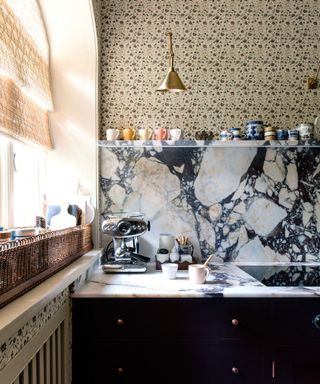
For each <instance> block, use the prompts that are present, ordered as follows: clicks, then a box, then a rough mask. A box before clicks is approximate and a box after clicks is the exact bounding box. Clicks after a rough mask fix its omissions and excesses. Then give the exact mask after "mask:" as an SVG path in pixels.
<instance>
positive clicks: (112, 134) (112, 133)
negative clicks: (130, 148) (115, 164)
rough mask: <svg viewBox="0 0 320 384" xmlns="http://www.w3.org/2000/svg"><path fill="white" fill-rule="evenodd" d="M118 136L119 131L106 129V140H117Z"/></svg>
mask: <svg viewBox="0 0 320 384" xmlns="http://www.w3.org/2000/svg"><path fill="white" fill-rule="evenodd" d="M119 136H120V131H119V129H115V128H108V129H107V140H111V141H113V140H118V138H119Z"/></svg>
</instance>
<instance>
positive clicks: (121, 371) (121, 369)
mask: <svg viewBox="0 0 320 384" xmlns="http://www.w3.org/2000/svg"><path fill="white" fill-rule="evenodd" d="M117 374H118V375H123V374H124V369H123V368H121V367H119V368H118V369H117Z"/></svg>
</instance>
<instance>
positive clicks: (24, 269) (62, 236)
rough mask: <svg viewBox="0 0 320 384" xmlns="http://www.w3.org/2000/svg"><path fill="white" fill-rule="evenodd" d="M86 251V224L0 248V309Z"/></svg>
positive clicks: (88, 237)
mask: <svg viewBox="0 0 320 384" xmlns="http://www.w3.org/2000/svg"><path fill="white" fill-rule="evenodd" d="M90 249H92V234H91V225H90V224H86V225H79V226H77V227H73V228H67V229H62V230H58V231H50V232H47V233H44V234H40V235H36V236H31V237H28V238H25V239H21V240H14V241H9V242H7V243H4V244H0V308H2V307H3V306H5V305H6V304H8V303H9V302H10V301H12V300H14V299H15V298H17V297H18V296H21V295H22V294H24V293H25V292H27V291H28V290H30V289H31V288H33V287H35V286H36V285H38V284H40V283H41V282H43V281H44V280H46V279H47V278H48V277H49V276H52V275H53V274H54V273H56V272H57V271H58V270H60V269H62V268H63V267H65V266H66V265H68V264H70V263H71V262H72V261H74V260H75V259H77V258H79V257H80V256H82V255H83V254H84V253H86V252H88V251H89V250H90Z"/></svg>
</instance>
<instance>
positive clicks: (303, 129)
mask: <svg viewBox="0 0 320 384" xmlns="http://www.w3.org/2000/svg"><path fill="white" fill-rule="evenodd" d="M219 137H220V140H222V141H228V140H262V139H264V140H299V139H301V140H307V139H311V138H312V137H313V131H312V130H311V128H310V127H307V126H303V124H301V125H300V126H298V127H297V128H296V129H277V130H275V129H273V128H271V127H266V128H264V129H262V130H259V131H257V130H254V131H253V130H252V129H251V128H250V129H249V132H248V130H247V131H246V133H245V134H244V135H241V133H240V128H229V129H228V130H223V131H221V132H220V135H219Z"/></svg>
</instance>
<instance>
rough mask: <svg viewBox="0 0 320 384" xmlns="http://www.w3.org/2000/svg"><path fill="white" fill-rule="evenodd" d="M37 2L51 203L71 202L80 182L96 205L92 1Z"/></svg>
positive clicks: (48, 198) (95, 51) (96, 66)
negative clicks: (42, 32)
mask: <svg viewBox="0 0 320 384" xmlns="http://www.w3.org/2000/svg"><path fill="white" fill-rule="evenodd" d="M39 4H40V7H41V10H42V13H43V18H44V21H45V24H46V28H47V34H48V40H49V45H50V66H51V79H52V94H53V103H54V109H53V111H52V112H51V113H50V127H51V132H52V138H53V144H54V148H55V150H54V151H53V152H52V153H50V154H49V156H48V163H47V175H48V176H47V177H48V178H47V190H48V195H47V200H48V204H55V203H60V202H67V201H69V202H72V200H73V199H74V196H75V195H76V194H77V189H78V185H79V184H80V185H81V189H82V191H85V193H88V194H90V196H91V203H92V204H93V206H94V207H97V201H98V199H97V175H98V172H97V138H98V133H97V132H98V130H97V124H98V117H97V116H98V112H97V111H98V109H97V84H98V82H97V71H98V69H97V68H98V64H97V55H98V53H97V52H98V50H97V39H96V29H95V24H94V17H93V12H92V6H91V1H90V0H67V1H66V0H39ZM96 216H97V215H96ZM95 232H96V231H95ZM95 234H96V233H95ZM95 244H97V242H96V241H95Z"/></svg>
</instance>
